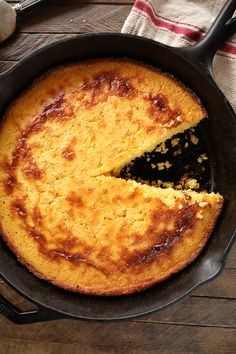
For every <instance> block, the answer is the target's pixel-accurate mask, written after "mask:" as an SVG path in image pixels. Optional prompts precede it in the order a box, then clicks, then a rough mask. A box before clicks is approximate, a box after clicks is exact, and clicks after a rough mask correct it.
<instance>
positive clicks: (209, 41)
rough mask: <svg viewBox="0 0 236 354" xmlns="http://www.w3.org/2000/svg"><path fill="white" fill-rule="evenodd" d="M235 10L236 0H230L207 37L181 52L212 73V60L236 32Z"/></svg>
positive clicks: (180, 50) (181, 49)
mask: <svg viewBox="0 0 236 354" xmlns="http://www.w3.org/2000/svg"><path fill="white" fill-rule="evenodd" d="M235 10H236V0H228V1H227V2H226V4H225V5H224V7H223V8H222V10H221V11H220V13H219V15H218V16H217V18H216V19H215V21H214V22H213V24H212V25H211V27H210V29H209V30H208V32H207V33H206V35H205V37H204V38H203V39H202V40H201V41H200V42H199V43H197V44H195V45H193V46H191V47H187V48H179V52H181V53H182V55H184V56H185V57H188V58H189V59H190V60H191V61H192V62H195V63H197V64H198V65H202V66H203V68H205V69H206V71H208V72H209V73H210V74H211V75H212V61H213V58H214V55H215V53H216V51H217V49H219V47H220V46H221V44H223V43H224V42H225V41H226V40H227V39H228V38H229V37H231V36H232V35H233V34H234V33H236V17H234V18H232V16H233V14H234V11H235Z"/></svg>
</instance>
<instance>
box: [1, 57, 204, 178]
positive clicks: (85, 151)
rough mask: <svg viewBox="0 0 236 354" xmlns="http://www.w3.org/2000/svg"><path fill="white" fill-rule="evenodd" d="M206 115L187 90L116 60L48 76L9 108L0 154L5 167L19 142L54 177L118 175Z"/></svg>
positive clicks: (62, 69)
mask: <svg viewBox="0 0 236 354" xmlns="http://www.w3.org/2000/svg"><path fill="white" fill-rule="evenodd" d="M206 115H207V114H206V111H205V109H204V108H203V107H202V105H201V103H200V101H199V99H198V98H197V97H196V96H195V95H194V94H193V92H192V91H190V90H189V89H187V88H186V87H184V86H183V85H182V84H181V83H180V82H179V81H177V80H176V79H174V78H173V77H172V76H170V75H168V74H165V73H162V72H160V71H158V70H157V69H154V68H151V67H148V66H144V65H140V64H137V63H134V62H130V61H127V60H126V61H121V60H115V59H111V60H96V61H91V62H83V63H78V64H71V65H67V66H62V67H59V68H56V69H55V70H53V71H50V72H49V73H47V74H45V75H44V76H43V77H41V78H40V79H39V80H38V81H36V82H35V83H34V84H33V86H31V88H30V89H28V90H27V91H26V92H25V93H23V95H22V96H21V97H20V98H18V99H17V100H16V101H15V102H14V103H13V104H12V106H11V107H10V108H9V110H8V112H7V113H6V116H5V123H4V125H3V127H2V134H3V135H7V137H8V138H7V139H4V140H5V141H6V143H4V144H3V145H4V146H1V149H2V150H1V151H2V154H6V155H7V158H8V160H9V161H10V160H11V154H12V148H13V147H14V146H15V145H16V141H17V140H19V139H20V138H22V140H23V141H25V143H26V145H27V147H26V148H27V149H28V150H30V154H31V159H32V160H35V161H37V164H38V167H39V169H40V170H42V171H43V170H47V175H49V176H51V177H52V178H54V177H55V175H59V174H60V173H61V174H62V175H63V174H64V173H65V168H66V170H67V173H68V174H77V175H78V174H80V175H86V176H97V175H101V174H106V173H109V174H110V172H111V171H112V170H113V171H114V174H118V173H119V171H120V169H121V168H122V167H123V166H124V165H126V164H127V163H129V162H130V161H131V160H132V159H134V158H135V157H137V156H141V155H142V154H143V153H144V152H145V151H151V150H153V149H154V147H155V146H156V145H157V144H159V143H161V142H162V141H164V140H166V139H168V138H170V137H171V136H173V135H174V134H177V133H179V132H182V131H184V130H186V129H188V128H190V127H192V126H195V125H196V124H197V123H198V122H199V121H200V120H202V119H203V118H204V117H206ZM22 140H21V141H22ZM22 144H23V142H22V143H21V145H22ZM31 147H32V148H31ZM21 148H22V146H21ZM24 149H25V147H24ZM29 173H30V172H29Z"/></svg>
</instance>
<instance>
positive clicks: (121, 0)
mask: <svg viewBox="0 0 236 354" xmlns="http://www.w3.org/2000/svg"><path fill="white" fill-rule="evenodd" d="M7 2H9V3H12V4H14V3H17V2H19V0H7ZM50 2H51V3H53V4H63V3H75V4H111V5H119V4H126V5H132V4H134V0H50Z"/></svg>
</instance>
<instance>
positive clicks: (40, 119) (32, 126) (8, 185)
mask: <svg viewBox="0 0 236 354" xmlns="http://www.w3.org/2000/svg"><path fill="white" fill-rule="evenodd" d="M64 105H65V100H64V94H62V93H60V94H58V95H57V96H56V97H55V98H54V99H53V100H52V102H50V103H49V104H47V105H46V106H45V107H44V108H43V110H42V112H41V113H40V114H39V115H38V116H37V117H36V118H35V119H34V120H33V121H31V122H30V123H29V124H28V125H27V126H26V128H25V129H24V130H23V131H22V132H21V134H20V136H19V138H18V139H17V143H16V146H15V149H14V151H13V153H12V161H11V163H8V166H7V173H8V175H9V177H8V178H7V179H6V181H5V182H4V185H5V190H6V193H7V194H11V193H12V192H13V189H14V187H15V185H16V184H17V177H16V167H17V166H18V163H19V161H20V159H21V158H23V159H24V160H29V159H30V156H31V153H30V150H29V148H28V147H27V139H28V138H29V137H30V136H31V135H32V134H34V133H36V132H38V131H39V130H41V128H42V127H43V125H44V124H45V123H46V121H47V120H48V119H49V118H54V119H55V118H57V117H61V116H63V114H64V113H63V112H64ZM24 173H25V174H26V176H28V177H33V178H36V179H37V178H40V177H41V172H40V171H39V169H38V168H37V166H36V164H35V163H31V164H30V166H28V167H27V168H26V169H25V170H24Z"/></svg>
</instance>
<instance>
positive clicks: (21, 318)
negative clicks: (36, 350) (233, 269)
mask: <svg viewBox="0 0 236 354" xmlns="http://www.w3.org/2000/svg"><path fill="white" fill-rule="evenodd" d="M235 8H236V0H229V1H228V2H227V4H226V5H225V7H224V8H223V9H222V11H221V13H220V15H219V16H218V17H217V19H216V21H215V22H214V24H213V25H212V27H211V28H210V30H209V32H208V33H207V35H206V36H205V38H204V39H203V40H202V41H201V42H200V43H198V44H197V45H195V46H193V47H189V48H179V49H176V48H171V47H168V46H165V45H162V44H158V43H156V42H154V41H151V40H147V39H144V38H140V37H135V36H130V35H121V34H115V33H114V34H87V35H81V36H78V37H76V38H72V39H67V40H64V41H60V42H56V43H54V44H51V45H49V46H47V47H44V48H42V49H40V50H38V51H36V52H34V53H33V54H32V55H30V56H29V57H27V58H25V59H23V60H22V61H21V62H19V63H18V64H17V65H15V66H14V67H13V68H12V69H10V70H8V71H7V72H6V73H4V74H2V75H0V115H1V116H2V115H3V113H4V110H5V109H6V108H7V106H8V105H9V103H10V102H11V101H12V100H13V99H14V98H15V97H17V96H18V95H19V94H20V92H22V91H23V90H24V89H25V88H26V87H27V86H28V85H29V84H30V83H31V82H32V81H33V80H34V79H35V78H36V77H38V76H39V75H40V74H42V73H43V72H45V71H46V70H48V69H49V68H52V67H54V66H56V65H58V64H62V63H66V62H70V61H76V60H83V59H88V58H98V57H129V58H132V59H135V60H141V61H143V62H146V63H148V64H151V65H153V66H156V67H159V68H161V69H162V70H163V71H166V72H169V73H171V74H173V75H174V76H176V77H177V78H178V79H180V80H181V81H182V82H183V83H184V84H186V85H187V86H189V87H190V88H191V89H192V90H193V91H195V92H196V94H197V95H198V96H199V97H200V99H201V100H202V102H203V104H204V105H205V107H206V109H207V111H208V113H209V117H210V119H208V123H207V125H206V128H205V130H204V131H203V134H204V135H205V136H206V138H207V139H206V143H207V150H208V155H209V158H210V166H211V176H210V185H211V188H212V190H217V191H218V192H219V193H221V194H222V195H223V196H224V198H225V201H226V202H225V206H224V210H223V212H222V214H221V216H220V219H219V222H218V224H217V226H216V228H215V229H214V231H213V233H212V235H211V237H210V240H209V242H208V244H207V246H206V247H205V249H204V250H203V252H202V253H201V255H200V256H199V257H198V259H197V260H196V261H195V262H194V263H193V264H192V265H190V266H189V267H188V268H186V269H185V270H184V271H182V272H181V273H179V274H177V275H176V276H174V277H172V278H171V279H170V280H168V281H166V282H164V283H162V284H159V285H157V286H155V287H153V288H151V289H148V290H146V291H143V292H141V293H139V294H134V295H128V296H121V297H109V298H103V297H95V296H86V295H79V294H74V293H70V292H68V291H65V290H62V289H60V288H57V287H55V286H53V285H51V284H49V283H47V282H44V281H43V280H40V279H38V278H36V277H35V276H34V275H33V274H31V273H30V272H29V271H28V270H27V269H26V268H25V267H24V266H22V265H21V264H20V263H19V262H18V261H17V259H16V257H15V256H14V255H13V254H12V253H11V252H10V250H9V249H8V248H7V246H6V245H5V243H4V242H3V241H2V240H1V241H0V242H1V243H0V274H1V276H2V278H3V279H4V280H5V281H6V282H7V283H8V284H9V285H11V286H12V287H13V288H14V289H15V290H16V291H17V292H19V293H20V294H21V295H23V296H25V297H26V298H27V299H29V300H31V301H32V302H33V303H35V304H36V305H37V307H38V309H37V310H34V311H29V312H20V311H19V309H17V308H16V307H14V306H13V305H12V304H10V303H9V302H8V301H7V300H6V299H5V298H4V297H3V296H0V312H1V313H2V314H3V315H4V316H6V317H8V318H9V319H11V320H12V321H14V322H16V323H30V322H37V321H44V320H50V319H55V318H65V317H71V318H83V319H93V320H115V319H124V318H131V317H135V316H138V315H142V314H146V313H149V312H152V311H154V310H160V309H162V308H163V307H165V306H167V305H170V304H171V303H173V302H175V301H177V300H179V299H180V298H182V297H183V296H185V295H186V294H188V293H189V292H190V291H192V290H193V289H195V288H196V287H197V286H198V285H200V284H202V283H204V282H206V281H208V280H210V279H212V278H213V277H214V276H216V275H217V274H218V273H219V272H220V270H221V269H222V266H223V262H224V257H225V254H226V252H227V250H228V248H229V246H230V244H231V243H232V240H233V237H234V234H235V230H236V217H235V210H236V182H235V181H236V164H235V161H236V118H235V114H234V112H233V110H232V108H231V106H230V104H229V103H228V101H227V99H226V98H225V96H224V95H223V94H222V92H221V91H220V90H219V88H218V87H217V86H216V84H215V82H214V80H213V77H212V66H211V64H212V60H213V57H214V54H215V52H216V50H217V49H218V47H219V46H220V44H222V42H223V41H225V40H226V39H227V38H228V37H229V36H231V35H232V34H233V33H235V32H236V19H231V17H232V15H233V13H234V10H235Z"/></svg>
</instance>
